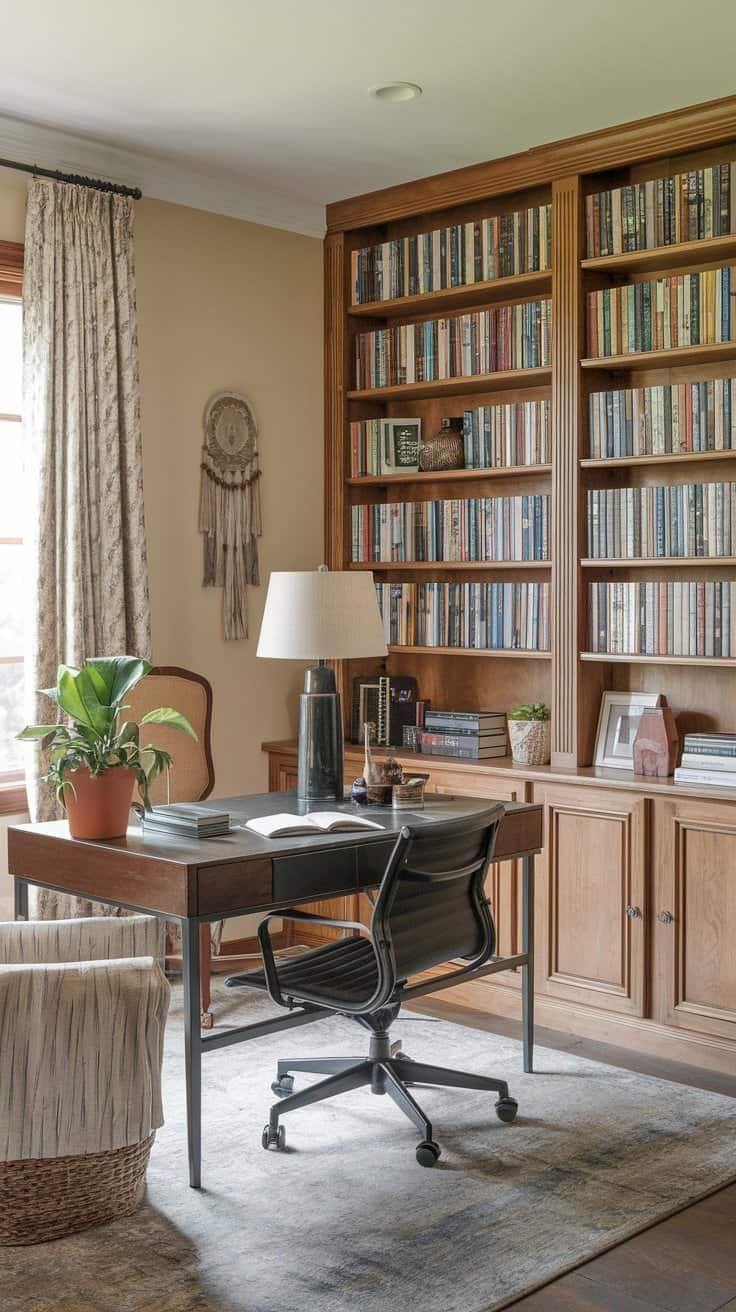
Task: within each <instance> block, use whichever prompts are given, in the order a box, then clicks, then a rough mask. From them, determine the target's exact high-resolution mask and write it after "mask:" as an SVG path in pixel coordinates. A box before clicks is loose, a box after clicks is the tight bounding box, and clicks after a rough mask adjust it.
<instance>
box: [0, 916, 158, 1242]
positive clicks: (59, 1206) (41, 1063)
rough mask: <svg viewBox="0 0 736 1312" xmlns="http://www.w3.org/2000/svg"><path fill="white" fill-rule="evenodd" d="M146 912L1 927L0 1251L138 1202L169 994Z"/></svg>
mask: <svg viewBox="0 0 736 1312" xmlns="http://www.w3.org/2000/svg"><path fill="white" fill-rule="evenodd" d="M163 949H164V943H163V926H162V925H161V923H160V922H159V921H157V920H156V919H155V918H153V917H150V916H130V917H123V918H117V917H114V916H104V917H95V918H85V919H82V920H50V921H29V922H17V923H9V924H0V1052H1V1053H2V1061H0V1244H4V1245H12V1244H31V1243H38V1242H41V1241H44V1240H48V1239H56V1238H58V1237H59V1236H61V1235H65V1234H70V1233H72V1232H73V1231H76V1230H84V1229H86V1228H88V1227H89V1226H93V1225H98V1224H100V1223H102V1222H104V1221H108V1220H112V1219H113V1218H115V1217H119V1216H128V1215H130V1213H132V1212H134V1211H135V1209H136V1207H137V1206H138V1204H139V1202H140V1200H141V1198H142V1195H143V1189H144V1183H145V1173H146V1166H147V1163H148V1157H149V1154H150V1150H151V1145H152V1143H153V1138H154V1132H155V1130H156V1129H157V1128H158V1126H160V1125H162V1124H163V1110H162V1103H161V1062H162V1056H163V1039H164V1028H165V1024H166V1015H167V1011H168V1004H169V985H168V982H167V980H166V978H165V975H164V972H163V970H162V968H161V959H162V954H163Z"/></svg>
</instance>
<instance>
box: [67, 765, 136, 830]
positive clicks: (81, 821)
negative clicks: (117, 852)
mask: <svg viewBox="0 0 736 1312" xmlns="http://www.w3.org/2000/svg"><path fill="white" fill-rule="evenodd" d="M64 779H65V780H67V779H68V780H69V783H70V784H73V785H74V792H72V790H71V788H65V789H64V802H65V804H66V814H67V819H68V821H69V830H70V832H71V836H72V838H120V837H121V835H122V834H124V833H125V831H126V829H127V828H128V812H129V811H130V805H131V802H132V801H133V788H134V787H135V770H129V769H127V767H125V766H122V765H113V766H112V767H111V768H110V769H109V770H106V771H105V773H104V774H96V775H92V774H90V772H89V770H88V769H87V768H86V766H84V767H82V768H81V769H79V770H73V771H69V772H68V773H67V774H66V775H65V776H64Z"/></svg>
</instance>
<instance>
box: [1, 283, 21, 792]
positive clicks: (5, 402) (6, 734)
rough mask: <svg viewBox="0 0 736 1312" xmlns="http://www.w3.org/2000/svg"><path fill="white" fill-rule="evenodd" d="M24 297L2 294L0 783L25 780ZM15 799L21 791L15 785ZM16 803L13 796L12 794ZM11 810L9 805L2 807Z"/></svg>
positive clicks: (7, 783) (12, 790) (8, 783)
mask: <svg viewBox="0 0 736 1312" xmlns="http://www.w3.org/2000/svg"><path fill="white" fill-rule="evenodd" d="M21 314H22V312H21V301H20V298H19V297H17V296H6V295H1V294H0V785H5V786H7V785H11V786H12V785H13V784H17V782H18V781H20V780H21V779H22V770H23V765H24V757H23V750H24V749H23V747H22V745H21V744H20V743H17V742H15V734H16V733H18V731H19V729H21V728H22V727H23V500H24V497H23V487H22V479H23V442H22V435H23V425H22V422H21V367H22V346H21ZM10 792H12V793H13V794H14V795H15V796H14V797H13V799H12V804H13V805H15V804H17V803H18V802H21V801H22V799H21V798H20V797H19V796H18V794H19V792H20V790H19V789H18V788H17V787H15V788H12V787H11V789H10ZM7 801H8V803H9V804H11V799H10V797H8V798H7ZM2 809H3V810H6V809H7V807H3V808H2Z"/></svg>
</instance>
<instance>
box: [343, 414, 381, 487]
mask: <svg viewBox="0 0 736 1312" xmlns="http://www.w3.org/2000/svg"><path fill="white" fill-rule="evenodd" d="M380 472H381V421H380V419H357V420H355V422H354V423H351V425H350V475H351V477H352V478H365V477H366V476H367V475H371V474H380Z"/></svg>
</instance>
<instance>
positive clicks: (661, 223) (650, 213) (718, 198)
mask: <svg viewBox="0 0 736 1312" xmlns="http://www.w3.org/2000/svg"><path fill="white" fill-rule="evenodd" d="M585 228H586V238H587V242H586V245H587V252H588V255H589V256H590V257H591V258H594V257H596V256H601V255H622V254H624V253H625V252H626V251H641V250H651V249H652V248H653V247H655V246H671V245H674V244H676V243H677V242H684V241H701V240H703V239H707V238H708V237H722V236H725V235H726V234H728V233H731V232H736V161H731V162H726V163H723V164H713V165H712V166H709V167H708V168H702V169H693V170H692V171H691V172H689V173H678V174H675V175H674V176H672V177H668V178H653V179H650V180H649V181H648V182H638V183H633V184H631V185H629V186H627V187H616V188H614V189H613V190H612V191H600V192H597V193H596V194H595V195H592V196H588V197H587V198H586V202H585Z"/></svg>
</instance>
